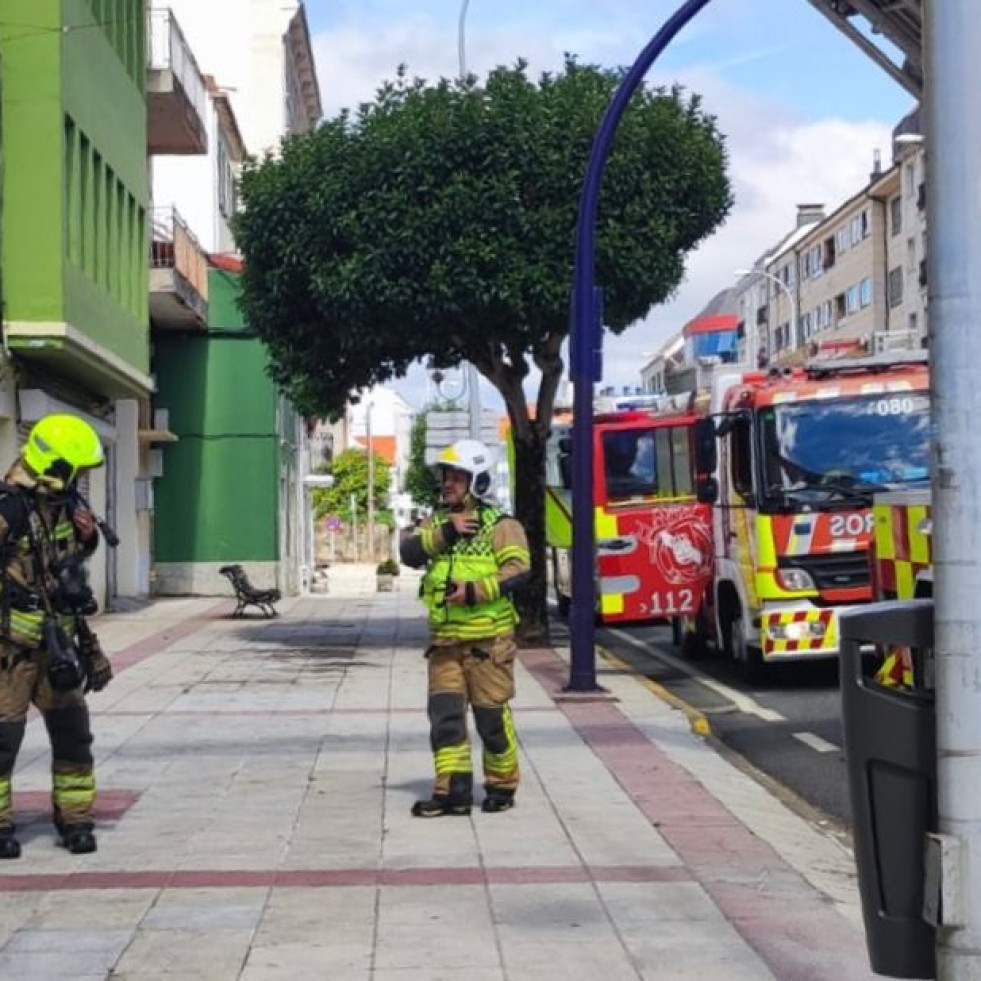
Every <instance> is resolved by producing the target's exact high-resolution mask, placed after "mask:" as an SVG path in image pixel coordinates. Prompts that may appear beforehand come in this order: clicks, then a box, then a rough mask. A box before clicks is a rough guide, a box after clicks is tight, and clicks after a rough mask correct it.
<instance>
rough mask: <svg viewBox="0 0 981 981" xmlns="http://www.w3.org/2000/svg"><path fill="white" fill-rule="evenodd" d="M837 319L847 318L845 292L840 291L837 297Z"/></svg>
mask: <svg viewBox="0 0 981 981" xmlns="http://www.w3.org/2000/svg"><path fill="white" fill-rule="evenodd" d="M835 319H836V320H844V319H845V294H844V293H839V294H838V295H837V296H836V297H835Z"/></svg>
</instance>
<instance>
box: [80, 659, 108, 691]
mask: <svg viewBox="0 0 981 981" xmlns="http://www.w3.org/2000/svg"><path fill="white" fill-rule="evenodd" d="M110 681H112V665H111V664H110V663H109V658H107V657H106V656H105V654H103V653H102V652H101V651H100V652H99V654H98V655H97V656H96V657H93V658H92V660H91V661H90V662H89V673H88V674H87V675H86V676H85V691H86V692H90V691H102V689H103V688H105V687H106V685H108V684H109V682H110Z"/></svg>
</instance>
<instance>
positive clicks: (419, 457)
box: [405, 411, 439, 508]
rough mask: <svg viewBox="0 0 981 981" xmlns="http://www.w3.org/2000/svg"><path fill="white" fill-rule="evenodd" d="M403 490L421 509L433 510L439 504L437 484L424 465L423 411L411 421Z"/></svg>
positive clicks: (432, 474) (428, 466) (424, 426)
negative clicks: (407, 463)
mask: <svg viewBox="0 0 981 981" xmlns="http://www.w3.org/2000/svg"><path fill="white" fill-rule="evenodd" d="M405 489H406V490H407V491H408V492H409V494H411V495H412V500H413V501H415V503H416V504H419V505H421V506H423V507H432V508H434V507H436V505H437V504H438V503H439V483H438V481H437V480H436V474H435V473H434V471H433V468H432V467H431V466H430V465H429V464H428V463H426V412H425V411H423V412H420V413H419V414H418V415H417V416H416V417H415V419H414V420H413V421H412V436H411V439H410V442H409V470H408V473H406V475H405Z"/></svg>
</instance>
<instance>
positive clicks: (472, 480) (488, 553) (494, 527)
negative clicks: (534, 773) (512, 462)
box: [401, 439, 530, 817]
mask: <svg viewBox="0 0 981 981" xmlns="http://www.w3.org/2000/svg"><path fill="white" fill-rule="evenodd" d="M490 463H491V459H490V453H489V452H488V450H487V448H486V447H485V446H483V444H481V443H478V442H477V441H476V440H469V439H467V440H461V441H460V442H458V443H454V444H453V446H451V447H449V448H448V449H446V450H444V451H443V453H442V454H441V455H440V457H439V461H438V463H437V467H438V468H439V471H440V484H441V489H442V498H443V503H442V507H441V509H440V510H439V511H437V513H436V514H434V515H433V516H432V517H431V518H429V519H428V520H426V521H425V522H423V523H422V525H420V526H419V527H418V528H416V529H414V530H412V531H411V532H406V533H404V534H403V536H402V540H401V555H402V561H403V562H404V563H405V564H406V565H408V566H412V567H414V568H421V567H423V566H426V567H427V568H426V574H425V576H424V577H423V580H422V599H423V602H424V603H425V604H426V607H427V608H428V611H429V627H430V633H431V643H430V646H429V649H428V650H427V652H426V656H427V658H428V661H429V706H428V708H429V722H430V743H431V745H432V750H433V756H434V758H435V766H436V783H435V788H434V791H433V795H432V797H430V798H429V799H428V800H420V801H417V802H416V803H415V804H414V805H413V807H412V813H413V814H414V815H415V816H416V817H440V816H442V815H446V814H449V815H467V814H469V813H470V808H471V806H472V804H473V772H472V764H471V757H470V742H469V739H468V736H467V705H468V703H469V704H470V705H472V707H473V714H474V722H475V724H476V727H477V732H478V734H479V735H480V739H481V742H482V743H483V769H484V790H485V796H484V801H483V804H482V805H481V809H482V810H483V811H484V812H486V813H496V812H500V811H506V810H508V809H509V808H511V807H513V806H514V794H515V790H516V789H517V786H518V776H519V774H518V745H517V739H516V737H515V732H514V722H513V719H512V716H511V709H510V705H509V703H510V701H511V699H512V698H513V697H514V655H515V643H514V628H515V625H516V624H517V622H518V616H517V613H516V611H515V608H514V603H513V602H512V597H513V595H514V592H515V590H516V589H518V588H519V587H520V586H522V585H523V584H524V583H525V581H526V580H527V578H528V575H529V572H530V557H529V553H528V541H527V539H526V537H525V532H524V529H523V528H522V527H521V525H520V524H519V523H518V522H517V521H516V520H515V519H514V518H512V517H509V516H508V515H506V514H504V513H503V512H502V511H501V510H499V509H498V508H496V507H494V506H493V505H492V504H491V503H490V502H489V500H488V498H489V495H490V492H491V483H492V479H491V471H490Z"/></svg>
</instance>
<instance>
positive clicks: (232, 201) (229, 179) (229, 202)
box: [218, 139, 238, 218]
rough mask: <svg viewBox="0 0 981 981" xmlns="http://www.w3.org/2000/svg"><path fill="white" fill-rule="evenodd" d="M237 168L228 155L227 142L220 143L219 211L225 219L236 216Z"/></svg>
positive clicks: (220, 141)
mask: <svg viewBox="0 0 981 981" xmlns="http://www.w3.org/2000/svg"><path fill="white" fill-rule="evenodd" d="M236 198H237V194H236V187H235V168H234V167H233V165H232V159H231V157H230V156H229V154H228V148H227V147H226V146H225V141H224V140H221V139H219V141H218V209H219V210H220V211H221V213H222V215H223V216H224V217H225V218H231V217H232V215H234V214H235V211H236V208H237V205H238V202H237V200H236Z"/></svg>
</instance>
